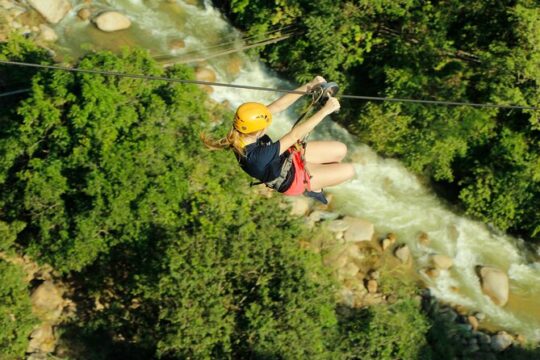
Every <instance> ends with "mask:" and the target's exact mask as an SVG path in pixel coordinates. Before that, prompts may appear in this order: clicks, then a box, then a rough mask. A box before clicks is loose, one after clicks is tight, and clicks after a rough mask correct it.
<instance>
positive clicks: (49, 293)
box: [31, 281, 64, 322]
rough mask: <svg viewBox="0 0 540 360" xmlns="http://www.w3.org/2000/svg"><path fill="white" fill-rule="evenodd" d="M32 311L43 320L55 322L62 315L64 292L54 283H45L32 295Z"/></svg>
mask: <svg viewBox="0 0 540 360" xmlns="http://www.w3.org/2000/svg"><path fill="white" fill-rule="evenodd" d="M31 300H32V311H33V312H34V313H35V314H36V315H37V316H38V317H39V318H40V319H42V320H47V321H51V322H54V321H56V320H57V319H58V318H59V317H60V314H62V309H63V304H64V299H63V298H62V291H61V290H60V289H58V288H57V287H56V286H55V285H54V283H53V282H52V281H45V282H43V283H42V284H41V285H39V286H38V288H37V289H36V290H35V291H34V292H33V293H32V295H31Z"/></svg>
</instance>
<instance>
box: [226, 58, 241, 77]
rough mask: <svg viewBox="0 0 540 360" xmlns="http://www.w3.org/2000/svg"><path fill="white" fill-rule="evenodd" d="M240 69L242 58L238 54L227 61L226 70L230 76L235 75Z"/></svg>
mask: <svg viewBox="0 0 540 360" xmlns="http://www.w3.org/2000/svg"><path fill="white" fill-rule="evenodd" d="M241 70H242V59H241V58H239V57H238V56H235V57H233V58H232V59H231V60H230V61H229V62H228V63H227V72H228V73H229V74H230V75H232V76H237V75H238V74H240V71H241Z"/></svg>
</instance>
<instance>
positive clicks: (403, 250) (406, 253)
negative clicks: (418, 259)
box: [394, 245, 411, 264]
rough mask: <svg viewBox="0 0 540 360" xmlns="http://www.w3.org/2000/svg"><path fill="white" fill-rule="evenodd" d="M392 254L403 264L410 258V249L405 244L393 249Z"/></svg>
mask: <svg viewBox="0 0 540 360" xmlns="http://www.w3.org/2000/svg"><path fill="white" fill-rule="evenodd" d="M394 256H395V257H397V258H398V259H399V260H401V262H402V263H404V264H405V263H407V262H409V259H410V258H411V250H410V249H409V247H408V246H407V245H403V246H400V247H398V248H397V249H396V250H395V251H394Z"/></svg>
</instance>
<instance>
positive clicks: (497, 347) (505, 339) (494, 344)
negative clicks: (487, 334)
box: [491, 331, 514, 352]
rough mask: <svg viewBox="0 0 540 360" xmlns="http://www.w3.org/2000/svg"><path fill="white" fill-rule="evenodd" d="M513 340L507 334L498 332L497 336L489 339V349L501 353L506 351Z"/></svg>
mask: <svg viewBox="0 0 540 360" xmlns="http://www.w3.org/2000/svg"><path fill="white" fill-rule="evenodd" d="M513 340H514V338H513V337H512V336H511V335H510V334H508V333H507V332H506V331H499V332H498V333H497V335H493V336H492V337H491V349H492V350H493V351H496V352H501V351H504V350H506V349H507V348H508V347H509V346H510V345H512V341H513Z"/></svg>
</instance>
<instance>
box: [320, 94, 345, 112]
mask: <svg viewBox="0 0 540 360" xmlns="http://www.w3.org/2000/svg"><path fill="white" fill-rule="evenodd" d="M340 108H341V104H340V103H339V101H338V99H336V98H335V97H332V96H330V97H329V98H328V100H327V101H326V104H324V106H323V107H322V109H321V110H322V111H324V112H325V113H326V114H327V115H330V114H331V113H333V112H336V111H338V110H339V109H340Z"/></svg>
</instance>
